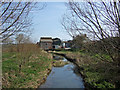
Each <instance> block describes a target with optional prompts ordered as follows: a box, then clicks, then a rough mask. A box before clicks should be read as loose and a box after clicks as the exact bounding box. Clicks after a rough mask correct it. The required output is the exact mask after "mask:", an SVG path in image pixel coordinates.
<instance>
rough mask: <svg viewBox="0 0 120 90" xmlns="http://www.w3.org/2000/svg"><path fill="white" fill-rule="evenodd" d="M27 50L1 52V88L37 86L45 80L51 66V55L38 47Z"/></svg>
mask: <svg viewBox="0 0 120 90" xmlns="http://www.w3.org/2000/svg"><path fill="white" fill-rule="evenodd" d="M34 49H35V48H34ZM34 49H33V50H34ZM27 52H28V51H27ZM27 52H25V49H24V51H23V52H16V51H12V52H9V51H7V52H3V53H2V87H3V88H37V87H38V86H40V84H41V83H43V82H44V81H45V79H46V77H47V75H48V73H49V72H50V71H51V68H52V59H51V55H50V54H48V53H46V52H44V51H42V50H40V49H38V51H36V50H35V51H32V53H30V54H29V55H28V53H29V52H30V49H29V52H28V53H27ZM25 53H26V54H25ZM28 57H29V58H28Z"/></svg>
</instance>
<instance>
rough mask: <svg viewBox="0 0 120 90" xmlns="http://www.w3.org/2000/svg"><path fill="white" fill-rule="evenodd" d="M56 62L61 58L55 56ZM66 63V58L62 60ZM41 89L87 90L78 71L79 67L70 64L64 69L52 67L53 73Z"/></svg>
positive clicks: (63, 67)
mask: <svg viewBox="0 0 120 90" xmlns="http://www.w3.org/2000/svg"><path fill="white" fill-rule="evenodd" d="M54 59H55V60H59V56H54ZM60 59H62V60H63V61H64V62H66V61H67V59H65V58H60ZM39 88H85V87H84V82H83V79H82V77H81V75H80V74H79V72H78V71H77V66H76V65H74V64H73V63H71V62H70V63H69V64H67V65H64V66H62V67H52V71H51V72H50V74H49V75H48V77H47V79H46V81H45V83H43V84H42V85H41V86H40V87H39Z"/></svg>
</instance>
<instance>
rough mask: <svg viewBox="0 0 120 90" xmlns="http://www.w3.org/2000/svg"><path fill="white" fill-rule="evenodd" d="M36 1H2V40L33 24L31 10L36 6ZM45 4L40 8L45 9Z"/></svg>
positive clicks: (0, 31) (0, 3)
mask: <svg viewBox="0 0 120 90" xmlns="http://www.w3.org/2000/svg"><path fill="white" fill-rule="evenodd" d="M35 5H36V2H32V1H31V2H21V0H19V1H18V2H15V1H14V0H12V1H11V2H0V8H2V12H1V13H0V19H1V21H2V22H1V23H0V27H1V28H0V35H2V41H4V40H5V39H7V38H8V37H10V36H12V35H14V34H16V33H18V32H21V31H25V30H27V29H28V27H30V25H31V18H30V17H29V14H30V12H31V11H32V10H33V8H34V7H35ZM43 7H44V5H43V6H42V7H41V8H40V9H43Z"/></svg>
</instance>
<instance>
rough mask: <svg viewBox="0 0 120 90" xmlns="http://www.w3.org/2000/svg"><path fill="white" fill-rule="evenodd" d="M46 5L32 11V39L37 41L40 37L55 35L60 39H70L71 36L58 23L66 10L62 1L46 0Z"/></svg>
mask: <svg viewBox="0 0 120 90" xmlns="http://www.w3.org/2000/svg"><path fill="white" fill-rule="evenodd" d="M46 4H47V6H46V7H45V8H44V9H43V10H40V11H37V12H34V13H33V28H34V30H33V32H32V37H31V38H32V40H33V41H34V42H37V41H39V40H40V37H43V36H48V37H53V38H55V37H57V38H60V39H61V40H70V39H71V37H70V36H69V35H68V33H67V32H66V31H65V30H64V29H63V28H62V25H61V23H60V21H61V19H62V16H63V15H64V13H65V12H66V9H67V8H66V6H65V3H64V2H46ZM40 5H41V4H40Z"/></svg>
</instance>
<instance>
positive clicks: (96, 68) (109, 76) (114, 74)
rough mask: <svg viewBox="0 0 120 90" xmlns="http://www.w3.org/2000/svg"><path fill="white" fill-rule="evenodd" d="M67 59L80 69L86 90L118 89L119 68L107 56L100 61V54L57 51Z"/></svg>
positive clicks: (119, 85)
mask: <svg viewBox="0 0 120 90" xmlns="http://www.w3.org/2000/svg"><path fill="white" fill-rule="evenodd" d="M58 53H63V54H66V56H67V57H69V58H72V59H75V60H76V63H77V64H78V65H79V66H80V67H81V68H82V69H80V72H81V74H82V75H83V76H84V81H85V85H86V88H120V68H119V67H117V66H116V65H115V64H114V62H113V61H112V60H111V59H110V58H109V56H108V55H102V56H104V57H103V58H104V60H102V59H101V57H100V54H93V55H90V54H89V53H85V52H81V51H77V52H72V51H59V52H58Z"/></svg>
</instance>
